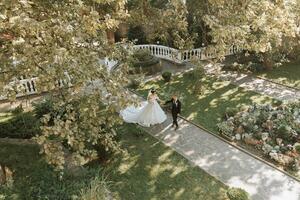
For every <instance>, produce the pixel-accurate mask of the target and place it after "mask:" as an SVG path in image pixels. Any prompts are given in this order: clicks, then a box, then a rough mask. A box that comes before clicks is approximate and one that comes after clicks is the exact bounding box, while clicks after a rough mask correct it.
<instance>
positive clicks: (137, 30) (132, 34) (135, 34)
mask: <svg viewBox="0 0 300 200" xmlns="http://www.w3.org/2000/svg"><path fill="white" fill-rule="evenodd" d="M127 37H128V40H130V41H136V42H135V44H147V39H146V35H145V32H144V31H143V29H142V27H141V26H133V25H131V26H129V30H128V33H127Z"/></svg>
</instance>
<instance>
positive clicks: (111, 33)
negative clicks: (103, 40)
mask: <svg viewBox="0 0 300 200" xmlns="http://www.w3.org/2000/svg"><path fill="white" fill-rule="evenodd" d="M106 35H107V40H108V42H109V43H110V44H113V43H115V33H114V31H111V30H108V31H106Z"/></svg>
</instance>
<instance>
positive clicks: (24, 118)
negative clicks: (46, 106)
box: [0, 112, 41, 139]
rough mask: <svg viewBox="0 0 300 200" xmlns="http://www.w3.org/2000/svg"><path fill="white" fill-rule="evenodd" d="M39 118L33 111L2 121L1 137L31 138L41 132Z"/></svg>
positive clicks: (0, 124) (0, 125)
mask: <svg viewBox="0 0 300 200" xmlns="http://www.w3.org/2000/svg"><path fill="white" fill-rule="evenodd" d="M39 126H40V125H39V120H38V119H37V118H36V117H35V116H34V113H33V112H27V113H20V114H17V115H16V116H14V117H13V118H11V119H10V120H7V121H5V122H3V123H0V137H1V138H4V137H8V138H21V139H29V138H32V137H33V136H35V135H37V134H40V132H41V130H40V128H39Z"/></svg>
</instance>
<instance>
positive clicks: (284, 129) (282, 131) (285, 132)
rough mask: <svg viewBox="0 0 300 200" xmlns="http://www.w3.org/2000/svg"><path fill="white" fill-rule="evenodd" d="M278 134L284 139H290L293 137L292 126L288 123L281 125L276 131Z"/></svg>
mask: <svg viewBox="0 0 300 200" xmlns="http://www.w3.org/2000/svg"><path fill="white" fill-rule="evenodd" d="M276 133H277V135H278V136H279V137H280V138H282V139H284V140H288V141H289V140H290V139H291V137H292V133H291V127H290V126H287V125H280V126H279V127H278V129H277V131H276Z"/></svg>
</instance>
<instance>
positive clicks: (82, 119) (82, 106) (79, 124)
mask: <svg viewBox="0 0 300 200" xmlns="http://www.w3.org/2000/svg"><path fill="white" fill-rule="evenodd" d="M90 98H91V95H89V96H84V97H81V96H78V97H77V98H74V99H72V100H68V101H67V102H65V101H63V102H61V103H60V104H59V105H60V106H54V107H53V109H52V110H51V112H50V113H48V114H46V115H44V117H43V118H42V120H41V122H42V131H43V135H42V136H40V137H38V138H37V142H38V143H39V144H40V145H42V147H43V148H42V153H45V155H46V160H47V162H48V163H50V164H52V165H54V166H56V167H57V168H58V169H63V167H64V164H65V151H64V149H65V148H68V149H71V150H72V151H71V152H70V153H71V154H72V157H73V158H74V159H75V160H74V161H75V164H77V165H83V164H85V163H86V162H87V160H90V159H96V158H97V157H98V156H99V157H100V156H101V157H105V156H106V155H107V154H110V153H111V152H113V151H118V150H120V148H119V145H118V143H117V141H116V134H115V131H114V126H115V124H116V123H122V120H121V118H120V117H119V115H118V113H117V111H116V110H115V108H114V107H113V106H111V105H107V104H102V103H101V102H97V101H91V99H90ZM97 98H100V97H99V96H97ZM54 105H57V102H54ZM90 106H91V107H92V109H91V110H89V108H90ZM107 111H109V113H110V114H109V115H107ZM91 119H95V120H91ZM112 119H113V120H112ZM60 133H61V134H60ZM49 152H51V153H49ZM99 152H101V154H100V153H99Z"/></svg>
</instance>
